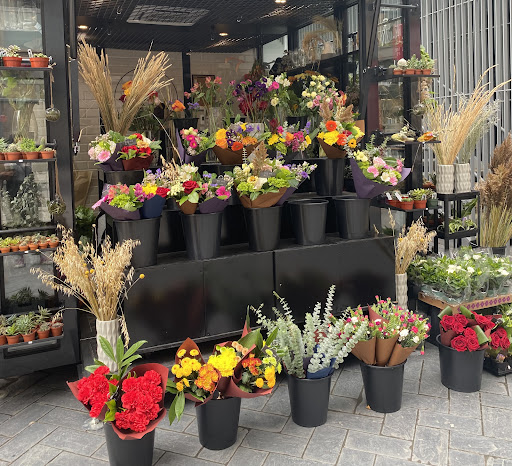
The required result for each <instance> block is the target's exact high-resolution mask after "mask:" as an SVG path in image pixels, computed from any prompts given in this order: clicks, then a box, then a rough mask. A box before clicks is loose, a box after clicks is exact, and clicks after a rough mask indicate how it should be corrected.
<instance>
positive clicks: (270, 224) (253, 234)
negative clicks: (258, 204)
mask: <svg viewBox="0 0 512 466" xmlns="http://www.w3.org/2000/svg"><path fill="white" fill-rule="evenodd" d="M244 215H245V222H246V224H247V233H248V235H249V248H250V249H251V250H253V251H272V250H274V249H278V248H279V238H280V236H281V206H274V207H262V208H261V209H244Z"/></svg>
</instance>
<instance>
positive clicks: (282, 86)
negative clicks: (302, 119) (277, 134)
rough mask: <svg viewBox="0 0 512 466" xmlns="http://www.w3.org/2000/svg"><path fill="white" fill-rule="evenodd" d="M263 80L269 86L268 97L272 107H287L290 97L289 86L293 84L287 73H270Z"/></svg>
mask: <svg viewBox="0 0 512 466" xmlns="http://www.w3.org/2000/svg"><path fill="white" fill-rule="evenodd" d="M261 81H262V82H263V83H264V84H265V86H266V88H267V94H266V99H267V100H268V102H269V104H270V106H271V107H272V108H274V109H275V108H277V107H280V106H281V107H287V106H288V101H289V99H290V96H289V93H288V88H289V87H290V85H291V82H290V80H289V79H288V78H287V77H286V73H282V74H280V75H278V76H273V75H270V76H268V77H264V78H261Z"/></svg>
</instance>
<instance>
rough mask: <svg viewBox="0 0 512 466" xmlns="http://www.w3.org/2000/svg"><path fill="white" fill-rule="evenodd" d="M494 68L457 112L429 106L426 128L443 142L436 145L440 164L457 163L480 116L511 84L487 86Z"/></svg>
mask: <svg viewBox="0 0 512 466" xmlns="http://www.w3.org/2000/svg"><path fill="white" fill-rule="evenodd" d="M492 68H493V67H491V68H488V69H487V70H486V71H485V72H484V74H483V75H482V76H480V79H479V80H478V83H477V84H476V87H475V90H474V91H473V93H472V94H471V96H470V97H469V99H467V100H463V101H461V102H460V103H459V105H458V109H457V110H455V109H454V108H453V107H452V106H451V105H450V106H449V107H448V108H447V109H446V108H445V107H444V106H442V105H437V104H435V103H427V104H426V109H427V110H426V113H425V125H426V127H427V128H428V129H429V130H431V131H433V132H434V133H435V134H436V135H437V137H438V139H439V140H440V141H441V143H440V144H434V145H433V151H434V154H435V156H436V159H437V163H438V164H440V165H452V164H453V163H454V162H455V159H456V158H457V155H458V154H459V152H460V150H461V149H462V147H463V146H464V143H465V142H466V139H467V138H468V135H469V134H470V131H471V128H472V127H473V125H474V122H475V120H476V119H477V118H478V115H479V114H480V113H481V112H482V111H483V109H484V108H485V106H486V105H487V104H488V103H489V101H490V100H491V98H492V97H493V95H494V93H495V92H496V91H497V90H498V89H500V88H501V87H503V86H505V85H506V84H507V83H509V82H510V81H511V80H508V81H506V82H503V83H501V84H498V85H497V86H495V87H494V88H492V89H490V86H489V84H483V80H484V77H485V76H486V75H487V74H488V73H489V71H490V70H491V69H492Z"/></svg>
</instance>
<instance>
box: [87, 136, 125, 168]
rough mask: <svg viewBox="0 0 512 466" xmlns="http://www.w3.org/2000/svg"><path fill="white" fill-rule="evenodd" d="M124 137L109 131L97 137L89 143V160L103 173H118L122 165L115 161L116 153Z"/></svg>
mask: <svg viewBox="0 0 512 466" xmlns="http://www.w3.org/2000/svg"><path fill="white" fill-rule="evenodd" d="M124 140H125V137H124V136H123V135H122V134H119V133H116V132H115V131H112V130H110V131H109V132H108V133H106V134H102V135H101V136H98V137H97V138H96V139H94V140H93V141H91V142H90V144H89V146H90V148H89V151H88V152H87V153H88V154H89V158H90V159H91V160H95V161H96V164H99V165H100V166H101V168H103V170H104V171H120V170H122V169H123V165H122V163H121V162H120V161H117V160H116V159H117V156H116V154H117V152H118V151H119V150H120V149H121V143H122V142H124Z"/></svg>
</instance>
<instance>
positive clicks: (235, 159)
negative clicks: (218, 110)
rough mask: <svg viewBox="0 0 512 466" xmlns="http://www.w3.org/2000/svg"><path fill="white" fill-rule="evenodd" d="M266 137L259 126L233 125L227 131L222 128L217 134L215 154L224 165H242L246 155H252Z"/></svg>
mask: <svg viewBox="0 0 512 466" xmlns="http://www.w3.org/2000/svg"><path fill="white" fill-rule="evenodd" d="M265 136H266V133H264V132H263V131H262V130H261V126H260V125H258V124H252V123H243V122H237V123H232V124H230V125H229V126H228V128H227V129H224V128H221V129H219V130H217V132H216V133H215V146H214V147H213V152H215V155H216V156H217V158H218V159H219V161H220V163H221V164H222V165H240V164H241V163H242V162H243V159H244V153H245V154H246V155H250V154H251V153H252V151H253V150H254V148H255V147H256V146H257V145H258V143H259V142H260V141H261V140H263V139H264V138H265Z"/></svg>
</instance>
